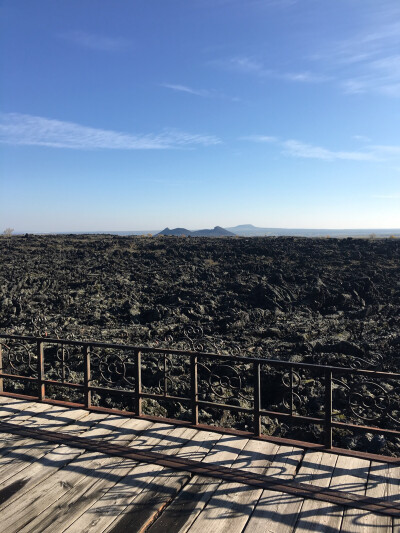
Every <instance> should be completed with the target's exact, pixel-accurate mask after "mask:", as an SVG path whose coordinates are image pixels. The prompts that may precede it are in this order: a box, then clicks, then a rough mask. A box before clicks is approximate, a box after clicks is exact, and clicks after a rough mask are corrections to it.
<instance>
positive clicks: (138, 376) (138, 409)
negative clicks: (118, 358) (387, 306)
mask: <svg viewBox="0 0 400 533" xmlns="http://www.w3.org/2000/svg"><path fill="white" fill-rule="evenodd" d="M135 355H136V365H135V383H136V395H135V414H136V415H137V416H141V414H142V396H141V394H142V362H141V353H140V352H139V350H138V351H136V352H135Z"/></svg>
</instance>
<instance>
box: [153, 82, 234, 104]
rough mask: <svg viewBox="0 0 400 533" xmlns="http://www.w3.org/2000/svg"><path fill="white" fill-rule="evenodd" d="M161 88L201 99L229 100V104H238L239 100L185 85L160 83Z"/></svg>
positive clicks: (221, 93) (213, 91)
mask: <svg viewBox="0 0 400 533" xmlns="http://www.w3.org/2000/svg"><path fill="white" fill-rule="evenodd" d="M161 87H165V88H166V89H171V90H172V91H176V92H181V93H186V94H191V95H193V96H200V97H201V98H219V99H221V100H229V101H231V102H240V98H237V97H235V96H228V95H227V94H225V93H223V92H220V91H215V90H207V89H193V88H192V87H189V86H187V85H180V84H176V83H161Z"/></svg>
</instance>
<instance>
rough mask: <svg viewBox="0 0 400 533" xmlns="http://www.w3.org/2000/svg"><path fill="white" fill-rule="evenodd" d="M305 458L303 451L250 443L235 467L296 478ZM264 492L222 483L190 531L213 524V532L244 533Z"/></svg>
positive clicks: (238, 484) (263, 443)
mask: <svg viewBox="0 0 400 533" xmlns="http://www.w3.org/2000/svg"><path fill="white" fill-rule="evenodd" d="M266 445H269V446H266ZM247 450H249V451H250V452H251V453H250V454H249V456H247V454H246V451H247ZM271 451H275V455H274V457H273V460H272V461H271V459H270V458H268V456H269V455H270V454H271ZM301 458H302V451H301V450H300V449H293V448H292V447H287V446H281V447H275V448H271V444H270V443H266V442H262V441H250V443H249V444H248V446H246V448H245V449H244V450H243V451H242V452H241V453H240V455H239V457H238V459H237V460H236V461H235V463H234V464H233V466H234V467H237V465H239V466H240V468H241V469H242V470H244V471H249V472H257V473H261V474H266V475H276V476H277V474H279V475H280V477H281V478H293V475H294V473H295V469H296V466H297V464H298V462H299V461H300V460H301ZM283 465H285V466H283ZM263 492H265V491H263V490H262V489H254V488H251V487H249V486H246V485H244V484H241V483H221V485H220V486H219V487H218V489H217V490H216V491H215V493H214V494H213V495H212V497H211V498H210V500H209V502H208V503H207V505H206V506H205V508H204V510H203V511H202V512H201V513H200V514H199V516H198V517H197V519H196V520H195V521H194V523H193V524H192V526H191V527H189V528H188V529H187V531H189V532H190V533H199V532H200V531H202V530H204V529H206V528H207V527H208V525H209V524H210V523H211V522H212V524H213V526H212V528H213V532H214V531H215V532H223V531H227V530H228V529H229V532H232V533H239V532H241V531H243V529H244V528H245V527H246V524H247V523H248V522H249V518H250V517H251V516H252V514H254V513H253V511H254V508H255V506H256V504H257V502H258V501H259V499H260V497H261V495H262V493H263ZM185 531H186V529H185ZM264 531H265V529H264Z"/></svg>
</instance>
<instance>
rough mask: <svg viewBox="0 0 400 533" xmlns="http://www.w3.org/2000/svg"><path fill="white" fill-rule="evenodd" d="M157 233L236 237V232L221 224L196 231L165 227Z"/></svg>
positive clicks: (177, 235) (176, 235)
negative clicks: (222, 226)
mask: <svg viewBox="0 0 400 533" xmlns="http://www.w3.org/2000/svg"><path fill="white" fill-rule="evenodd" d="M157 235H167V236H168V235H173V236H175V237H181V236H182V235H186V236H187V237H234V236H235V234H234V233H232V232H231V231H228V230H226V229H224V228H221V226H215V228H214V229H199V230H196V231H190V230H188V229H186V228H174V229H169V228H165V229H163V230H162V231H160V233H157Z"/></svg>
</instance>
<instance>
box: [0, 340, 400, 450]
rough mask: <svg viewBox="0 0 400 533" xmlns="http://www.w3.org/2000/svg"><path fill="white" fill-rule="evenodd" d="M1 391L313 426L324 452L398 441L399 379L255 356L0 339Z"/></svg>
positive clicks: (137, 410) (252, 424)
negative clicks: (344, 443)
mask: <svg viewBox="0 0 400 533" xmlns="http://www.w3.org/2000/svg"><path fill="white" fill-rule="evenodd" d="M2 393H3V394H14V395H18V396H20V397H21V396H22V397H29V398H32V397H34V398H37V399H38V400H39V401H46V400H48V399H51V400H53V401H58V402H60V403H64V404H66V405H72V404H73V405H79V406H84V407H86V408H88V409H90V408H95V407H96V408H99V407H112V408H114V409H118V410H125V411H127V412H130V413H134V414H135V415H136V416H141V415H144V414H149V413H148V411H149V410H152V413H151V414H154V412H156V413H158V414H159V415H160V417H163V418H165V417H166V416H167V415H168V418H169V419H171V418H172V419H178V418H179V419H180V420H182V419H185V420H186V421H187V422H188V423H191V424H193V425H199V423H200V424H201V425H204V424H206V425H210V426H211V425H215V424H213V423H215V422H218V421H219V422H220V423H219V424H218V425H225V426H226V425H228V426H229V424H230V423H233V419H231V420H228V421H227V420H226V418H227V417H228V418H229V416H232V413H234V414H235V417H236V422H238V423H239V426H240V427H241V428H242V429H246V430H247V431H249V432H251V433H253V434H254V435H255V436H260V435H262V434H268V433H269V434H271V431H272V429H273V428H274V427H275V428H276V427H278V422H277V421H279V424H283V425H284V426H285V427H286V426H297V427H304V428H306V429H307V431H308V430H309V428H310V427H314V428H315V427H319V428H320V430H319V436H320V437H321V438H322V439H323V444H324V446H325V447H326V448H331V447H332V445H333V439H332V433H333V430H346V431H350V432H354V431H356V432H363V433H375V434H376V433H378V434H381V435H385V436H388V437H400V404H399V398H400V374H398V373H390V372H378V371H372V370H362V369H354V368H348V367H338V366H327V365H316V364H310V363H301V362H294V361H280V360H273V359H263V358H259V357H258V358H255V357H254V358H253V357H244V356H236V355H235V356H234V355H222V354H215V353H206V352H193V351H182V350H174V349H163V348H153V347H145V346H129V345H121V344H108V343H100V342H83V341H75V340H67V339H58V338H47V337H28V336H19V335H5V334H1V335H0V394H2ZM144 402H147V404H149V402H150V405H144ZM151 402H153V403H151ZM165 405H166V406H167V407H165ZM183 405H185V406H186V408H183ZM146 411H147V413H146ZM224 417H225V420H223V419H224ZM360 422H361V423H360ZM263 427H265V431H263ZM302 440H307V438H306V439H302Z"/></svg>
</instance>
